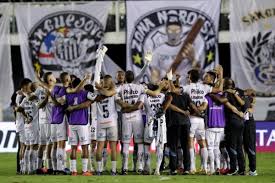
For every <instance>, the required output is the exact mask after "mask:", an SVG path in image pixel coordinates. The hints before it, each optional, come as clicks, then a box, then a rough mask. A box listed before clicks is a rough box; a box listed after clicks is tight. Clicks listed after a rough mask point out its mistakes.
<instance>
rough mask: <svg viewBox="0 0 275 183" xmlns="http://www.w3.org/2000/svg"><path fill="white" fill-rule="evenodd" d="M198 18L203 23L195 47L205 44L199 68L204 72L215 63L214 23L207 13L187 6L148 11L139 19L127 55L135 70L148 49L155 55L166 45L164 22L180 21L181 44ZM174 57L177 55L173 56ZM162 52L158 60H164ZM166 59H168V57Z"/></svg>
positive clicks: (167, 35) (166, 36)
mask: <svg viewBox="0 0 275 183" xmlns="http://www.w3.org/2000/svg"><path fill="white" fill-rule="evenodd" d="M198 18H202V19H203V20H204V21H205V23H204V25H203V27H202V29H201V31H200V33H199V36H198V37H197V38H196V41H195V43H194V46H195V47H196V45H197V46H200V45H204V50H203V52H202V54H203V57H202V58H204V60H203V61H202V62H203V63H202V65H201V67H202V68H203V69H204V68H206V67H207V66H209V65H211V64H212V63H214V62H215V59H216V56H215V54H216V43H217V32H216V30H215V26H214V20H212V18H211V17H209V16H208V15H207V14H206V13H204V12H202V11H200V10H198V9H194V8H187V7H165V8H159V9H155V10H153V11H149V12H147V13H146V14H144V15H143V16H141V17H140V18H139V19H138V20H137V21H136V22H135V25H134V30H133V31H132V33H131V35H130V39H129V43H128V45H129V46H130V50H129V55H130V61H131V63H132V64H134V65H135V66H137V67H138V68H142V67H143V65H144V61H143V60H144V59H143V56H144V51H146V50H151V51H153V52H154V50H156V49H157V48H158V47H160V46H161V45H163V44H165V43H166V42H167V40H168V37H169V36H170V37H171V36H173V35H169V34H168V33H167V31H166V27H167V20H168V19H169V21H174V22H176V21H177V20H179V22H180V24H181V27H182V32H181V33H180V35H179V36H178V38H179V39H181V44H182V41H184V39H185V37H186V35H187V34H188V32H189V31H190V29H191V27H192V25H193V24H194V23H195V22H196V20H197V19H198ZM175 56H176V55H175ZM165 57H167V56H165V53H164V54H163V55H162V56H161V57H160V58H163V59H166V58H165ZM167 59H168V58H167Z"/></svg>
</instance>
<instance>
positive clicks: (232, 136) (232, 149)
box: [225, 127, 238, 175]
mask: <svg viewBox="0 0 275 183" xmlns="http://www.w3.org/2000/svg"><path fill="white" fill-rule="evenodd" d="M225 137H226V150H227V152H228V155H229V158H230V171H229V172H228V174H229V175H235V174H237V164H236V162H237V141H238V138H237V133H236V129H235V128H234V129H233V127H228V128H227V132H226V136H225Z"/></svg>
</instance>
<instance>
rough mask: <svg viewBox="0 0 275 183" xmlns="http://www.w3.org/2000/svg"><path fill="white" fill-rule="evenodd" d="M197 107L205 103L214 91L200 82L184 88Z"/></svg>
mask: <svg viewBox="0 0 275 183" xmlns="http://www.w3.org/2000/svg"><path fill="white" fill-rule="evenodd" d="M182 88H183V92H184V93H187V94H188V95H189V96H190V98H191V100H192V101H193V102H194V103H195V105H196V106H200V105H201V104H202V103H203V102H204V101H205V95H206V94H208V93H210V92H211V91H212V87H211V86H209V85H206V84H203V83H200V82H197V83H190V84H188V85H185V86H183V87H182Z"/></svg>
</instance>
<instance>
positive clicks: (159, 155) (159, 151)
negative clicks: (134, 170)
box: [156, 147, 163, 172]
mask: <svg viewBox="0 0 275 183" xmlns="http://www.w3.org/2000/svg"><path fill="white" fill-rule="evenodd" d="M156 153H157V164H156V171H157V172H159V169H160V166H161V162H162V159H163V148H162V147H157V152H156Z"/></svg>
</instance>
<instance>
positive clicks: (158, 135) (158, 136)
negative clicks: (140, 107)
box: [144, 116, 167, 146]
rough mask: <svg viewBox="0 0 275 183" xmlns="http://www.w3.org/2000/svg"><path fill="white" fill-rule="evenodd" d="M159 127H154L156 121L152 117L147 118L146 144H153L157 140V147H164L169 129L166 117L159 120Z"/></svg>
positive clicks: (145, 129)
mask: <svg viewBox="0 0 275 183" xmlns="http://www.w3.org/2000/svg"><path fill="white" fill-rule="evenodd" d="M157 120H158V123H157V127H156V126H155V127H154V125H153V124H154V119H153V118H152V117H148V118H147V122H146V125H145V128H144V142H145V143H148V144H151V143H152V142H153V140H154V139H155V140H156V141H155V143H156V146H158V145H162V146H164V144H165V143H167V128H166V119H165V116H162V117H161V118H159V119H157Z"/></svg>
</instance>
